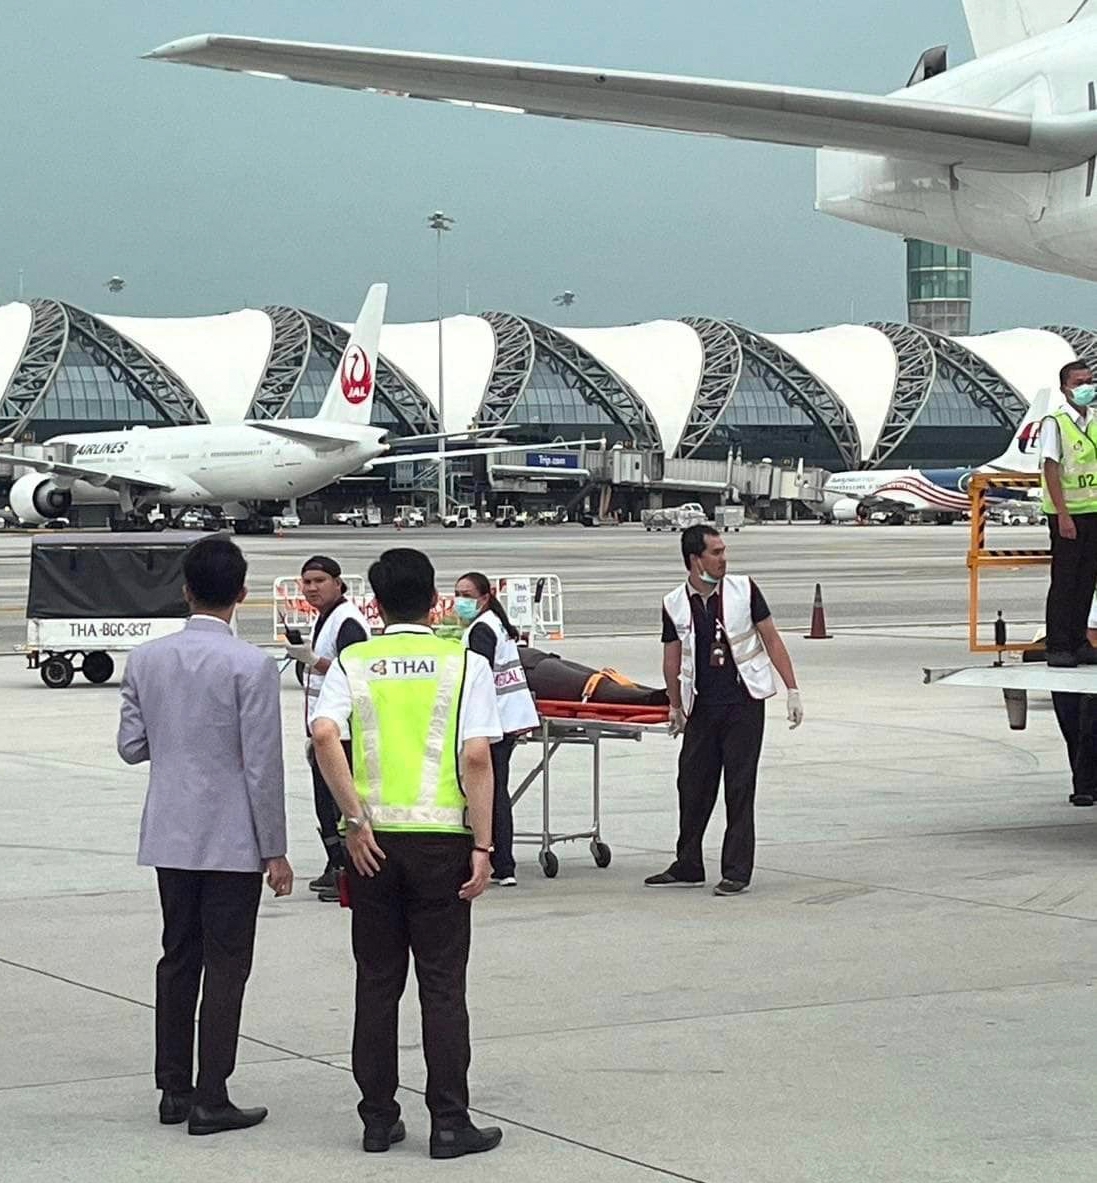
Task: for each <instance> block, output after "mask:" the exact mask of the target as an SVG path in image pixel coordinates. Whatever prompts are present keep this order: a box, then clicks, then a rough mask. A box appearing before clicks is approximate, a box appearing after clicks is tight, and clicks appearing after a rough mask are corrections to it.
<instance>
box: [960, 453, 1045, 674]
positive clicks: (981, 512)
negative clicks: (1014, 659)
mask: <svg viewBox="0 0 1097 1183" xmlns="http://www.w3.org/2000/svg"><path fill="white" fill-rule="evenodd" d="M1039 486H1040V477H1039V476H1038V475H1037V474H1035V473H1020V472H1015V473H994V474H991V473H983V472H980V473H975V474H974V475H973V476H972V478H971V485H970V488H969V492H970V493H971V547H970V549H969V550H968V556H967V565H968V647H969V648H970V649H971V652H972V653H999V654H1001V653H1024V652H1026V651H1028V650H1031V649H1042V648H1043V645H1042V644H1040V643H1037V642H1029V643H1027V644H1026V643H1024V642H1006V643H1005V644H999V643H997V642H996V643H994V644H988V643H986V642H984V641H981V640H980V638H979V574H980V572H982V571H983V570H985V569H987V568H994V567H1046V566H1048V565H1049V564H1050V563H1051V551H1050V550H1047V549H1044V550H1002V549H994V550H990V549H988V548H987V516H988V512H989V509H990V507H989V505H988V504H987V501H988V494H989V493H991V492H993V491H994V490H996V489H1033V488H1039Z"/></svg>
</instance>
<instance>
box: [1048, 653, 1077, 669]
mask: <svg viewBox="0 0 1097 1183" xmlns="http://www.w3.org/2000/svg"><path fill="white" fill-rule="evenodd" d="M1047 664H1048V668H1049V669H1053V670H1073V669H1076V668H1077V667H1078V654H1077V653H1071V652H1070V651H1069V650H1065V649H1049V650H1048V655H1047Z"/></svg>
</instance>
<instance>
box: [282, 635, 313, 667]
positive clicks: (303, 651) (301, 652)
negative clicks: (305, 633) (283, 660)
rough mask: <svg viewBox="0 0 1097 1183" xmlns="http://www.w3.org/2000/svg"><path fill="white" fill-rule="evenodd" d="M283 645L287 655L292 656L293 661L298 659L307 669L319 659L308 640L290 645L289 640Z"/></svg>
mask: <svg viewBox="0 0 1097 1183" xmlns="http://www.w3.org/2000/svg"><path fill="white" fill-rule="evenodd" d="M285 646H286V653H287V655H288V656H290V657H292V658H293V660H294V661H299V662H300V663H301V664H302V665H303V666H305V667H306V668H307V669H310V670H311V669H312V667H313V666H314V665H315V664H316V663H317V661H318V660H319V658H318V657H317V656H316V654H315V653H313V651H312V646H311V645H310V644H309V642H308V641H302V642H301V644H300V645H291V644H290V642H289V641H286V642H285Z"/></svg>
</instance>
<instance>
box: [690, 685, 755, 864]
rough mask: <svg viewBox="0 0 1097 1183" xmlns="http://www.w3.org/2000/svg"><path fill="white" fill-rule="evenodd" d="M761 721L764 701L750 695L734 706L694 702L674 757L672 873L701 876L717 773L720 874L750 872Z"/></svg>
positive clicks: (715, 794) (713, 805) (752, 858)
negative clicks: (722, 821) (721, 819)
mask: <svg viewBox="0 0 1097 1183" xmlns="http://www.w3.org/2000/svg"><path fill="white" fill-rule="evenodd" d="M765 724H766V705H765V703H764V702H762V701H760V700H757V699H753V698H748V699H746V701H744V702H741V703H738V704H736V705H734V706H709V707H706V706H704V705H703V704H701V703H697V705H696V706H695V707H694V708H693V713H692V714H691V715H690V717H689V722H688V723H687V724H686V733H685V736H684V737H683V739H682V751H681V753H680V754H679V757H678V851H677V857H676V858H675V860H674V863H673V864H672V866H671V868H670V869H671V873H672V874H674V875H675V876H676V877H677V878H679V879H687V880H701V879H704V877H705V863H704V856H703V855H702V853H701V843H702V841H703V840H704V837H705V830H706V828H707V827H708V823H709V819H710V818H711V817H712V810H713V808H714V807H715V805H716V796H717V793H718V792H719V789H720V776H721V774H722V775H723V778H724V802H725V804H726V806H727V828H726V829H725V831H724V845H723V849H722V851H721V854H720V873H721V875H722V877H723V878H724V879H737V880H739V881H740V882H742V883H749V882H750V877H751V875H752V874H753V873H754V791H755V786H756V784H757V780H758V760H759V758H760V756H761V754H762V737H763V735H764V733H765Z"/></svg>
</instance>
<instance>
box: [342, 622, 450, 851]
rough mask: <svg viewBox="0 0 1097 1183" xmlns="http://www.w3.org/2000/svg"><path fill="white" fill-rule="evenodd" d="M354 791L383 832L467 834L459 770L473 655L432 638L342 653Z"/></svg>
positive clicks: (385, 641) (397, 636) (384, 641)
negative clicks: (460, 726) (465, 694)
mask: <svg viewBox="0 0 1097 1183" xmlns="http://www.w3.org/2000/svg"><path fill="white" fill-rule="evenodd" d="M340 661H341V664H342V666H343V669H344V670H345V671H346V675H347V681H348V682H349V684H350V688H351V694H352V696H353V702H354V708H353V711H352V713H351V742H352V744H353V749H352V751H353V760H352V766H353V769H354V781H355V787H356V789H357V790H358V795H359V797H361V799H362V800H363V802H364V803H365V804H366V807H367V808H368V810H369V813H370V816H371V818H372V821H373V827H374V829H376V830H416V831H442V832H448V833H461V834H464V833H467V832H468V826H467V824H466V815H465V796H464V793H463V792H462V789H461V783H460V776H459V770H458V753H457V748H458V736H457V727H458V721H459V719H458V717H459V713H460V708H461V693H462V690H463V688H464V680H465V668H466V654H465V651H464V650H463V649H462V648H461V647H460V646H459V645H457V644H456V643H455V642H453V641H446V640H443V639H441V638H439V637H435V636H434V635H432V634H429V633H393V634H390V635H386V636H381V637H376V638H374V639H373V640H371V641H365V642H362V643H361V644H358V645H351V646H349V647H348V648H347V649H344V650H343V653H342V656H341V658H340Z"/></svg>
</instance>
